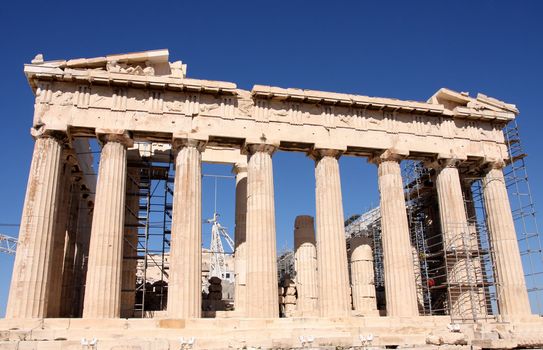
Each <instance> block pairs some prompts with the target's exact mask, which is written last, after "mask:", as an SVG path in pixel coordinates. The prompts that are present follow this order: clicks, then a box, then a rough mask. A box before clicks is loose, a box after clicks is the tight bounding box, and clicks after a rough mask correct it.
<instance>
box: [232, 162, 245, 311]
mask: <svg viewBox="0 0 543 350" xmlns="http://www.w3.org/2000/svg"><path fill="white" fill-rule="evenodd" d="M232 172H233V173H234V174H236V228H235V232H234V240H235V242H234V244H235V252H234V266H235V268H234V270H235V274H236V278H235V287H234V309H235V311H236V313H237V314H238V315H239V316H242V315H245V312H246V307H247V250H246V248H247V245H246V243H245V241H246V231H247V164H240V163H236V164H235V165H234V167H233V169H232Z"/></svg>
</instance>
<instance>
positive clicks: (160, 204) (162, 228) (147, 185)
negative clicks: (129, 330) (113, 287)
mask: <svg viewBox="0 0 543 350" xmlns="http://www.w3.org/2000/svg"><path fill="white" fill-rule="evenodd" d="M142 148H143V149H142V150H139V151H140V154H141V162H139V163H137V164H135V166H136V167H138V168H139V169H140V170H139V179H137V180H133V181H137V185H138V188H139V191H138V193H136V194H132V195H136V196H138V200H139V207H138V213H137V221H138V224H137V229H138V245H137V247H136V251H137V259H138V264H137V271H136V281H135V283H136V303H135V305H134V315H135V316H140V317H146V311H161V310H165V309H166V302H167V292H168V287H167V281H168V268H169V264H168V255H169V251H170V236H171V223H172V206H173V204H172V203H173V180H174V178H173V175H172V174H173V158H172V155H171V151H170V150H168V151H167V152H166V154H163V155H162V157H160V158H156V157H154V155H155V150H154V149H153V144H145V145H142ZM163 153H164V152H163ZM151 272H153V276H152V277H151V276H150V273H151Z"/></svg>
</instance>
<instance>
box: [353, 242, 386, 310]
mask: <svg viewBox="0 0 543 350" xmlns="http://www.w3.org/2000/svg"><path fill="white" fill-rule="evenodd" d="M350 243H351V244H350V247H351V259H350V262H351V291H352V295H353V308H354V310H355V312H356V313H357V314H359V315H364V316H370V315H372V316H378V315H379V311H378V310H377V298H376V293H375V282H374V272H373V251H372V248H371V239H370V238H368V237H353V238H352V239H351V242H350Z"/></svg>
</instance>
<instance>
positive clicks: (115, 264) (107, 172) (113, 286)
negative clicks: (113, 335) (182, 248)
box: [83, 134, 129, 318]
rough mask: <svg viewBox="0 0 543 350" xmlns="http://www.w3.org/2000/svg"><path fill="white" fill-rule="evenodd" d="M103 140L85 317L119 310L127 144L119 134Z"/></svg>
mask: <svg viewBox="0 0 543 350" xmlns="http://www.w3.org/2000/svg"><path fill="white" fill-rule="evenodd" d="M102 142H103V143H104V145H103V148H102V153H101V155H100V165H99V170H98V181H97V185H96V196H95V198H96V202H95V205H94V215H93V220H92V229H91V237H90V245H89V260H88V268H87V280H86V286H85V300H84V306H83V317H84V318H117V317H119V316H120V312H121V271H122V262H123V235H124V216H125V215H124V214H125V212H124V210H125V209H124V205H125V193H126V145H127V144H128V142H129V140H128V139H127V138H125V137H124V136H122V135H118V134H106V135H104V136H103V137H102Z"/></svg>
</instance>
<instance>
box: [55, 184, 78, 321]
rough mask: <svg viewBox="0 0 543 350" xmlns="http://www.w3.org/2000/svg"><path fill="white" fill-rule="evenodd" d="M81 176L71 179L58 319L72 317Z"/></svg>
mask: <svg viewBox="0 0 543 350" xmlns="http://www.w3.org/2000/svg"><path fill="white" fill-rule="evenodd" d="M80 181H81V174H74V176H73V177H72V182H73V186H72V191H71V193H70V196H71V200H70V215H69V217H68V225H67V230H66V237H65V243H64V262H63V263H62V292H61V298H60V300H61V303H60V317H74V314H73V305H74V302H75V294H74V293H75V289H76V288H75V285H74V281H75V269H76V268H77V266H75V253H76V237H77V223H78V220H79V204H80V202H81V192H80V186H81V184H80Z"/></svg>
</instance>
